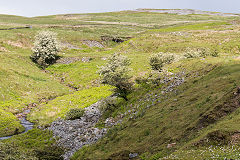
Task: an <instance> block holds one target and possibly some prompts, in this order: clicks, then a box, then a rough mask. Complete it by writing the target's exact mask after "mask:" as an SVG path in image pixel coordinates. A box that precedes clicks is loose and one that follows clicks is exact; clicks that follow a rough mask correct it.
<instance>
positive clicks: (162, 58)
mask: <svg viewBox="0 0 240 160" xmlns="http://www.w3.org/2000/svg"><path fill="white" fill-rule="evenodd" d="M174 59H175V57H174V55H171V54H163V53H157V54H154V55H152V56H151V57H150V60H149V64H150V66H151V67H152V70H157V71H161V70H162V67H163V66H164V65H165V64H170V63H172V62H173V61H174Z"/></svg>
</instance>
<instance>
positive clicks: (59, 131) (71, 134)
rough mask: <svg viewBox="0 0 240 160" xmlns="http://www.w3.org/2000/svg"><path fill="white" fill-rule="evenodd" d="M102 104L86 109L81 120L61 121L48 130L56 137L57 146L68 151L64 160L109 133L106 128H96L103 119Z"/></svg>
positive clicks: (98, 103)
mask: <svg viewBox="0 0 240 160" xmlns="http://www.w3.org/2000/svg"><path fill="white" fill-rule="evenodd" d="M100 104H101V101H99V102H97V103H95V104H93V105H91V106H89V107H87V108H85V113H84V115H83V116H82V117H81V118H80V119H76V120H63V119H59V120H57V121H55V122H53V123H52V124H51V126H50V127H49V128H48V129H49V130H51V131H52V132H53V135H54V137H57V139H58V140H57V144H58V145H59V146H61V147H64V148H65V149H66V150H67V152H65V154H64V155H63V158H64V160H69V159H70V157H71V156H72V155H73V154H74V152H76V151H77V150H79V149H80V148H81V147H83V146H84V145H88V144H93V143H95V142H97V140H98V139H100V138H102V137H103V136H104V135H105V134H106V133H107V129H106V128H102V129H99V128H96V127H95V125H96V123H97V122H98V120H99V118H100V117H101V111H100V109H99V106H100Z"/></svg>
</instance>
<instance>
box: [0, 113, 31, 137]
mask: <svg viewBox="0 0 240 160" xmlns="http://www.w3.org/2000/svg"><path fill="white" fill-rule="evenodd" d="M29 112H30V109H27V110H25V111H24V112H23V113H20V114H19V115H21V116H20V118H19V120H20V123H21V125H22V126H23V127H24V128H25V131H23V132H21V133H17V134H14V135H19V134H23V133H26V132H27V131H29V130H31V129H33V125H34V124H33V123H31V122H29V121H28V120H27V119H26V116H27V114H28V113H29ZM14 135H11V136H6V137H0V140H4V139H9V138H11V137H12V136H14Z"/></svg>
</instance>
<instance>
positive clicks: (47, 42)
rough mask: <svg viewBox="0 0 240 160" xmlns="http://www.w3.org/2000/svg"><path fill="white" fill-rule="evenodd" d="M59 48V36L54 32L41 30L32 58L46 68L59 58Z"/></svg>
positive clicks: (36, 39) (36, 38)
mask: <svg viewBox="0 0 240 160" xmlns="http://www.w3.org/2000/svg"><path fill="white" fill-rule="evenodd" d="M59 49H60V48H59V43H58V40H57V36H56V34H55V33H54V32H50V31H42V32H39V33H38V34H37V36H36V37H35V42H34V47H33V55H32V56H31V59H32V61H33V62H35V63H37V64H39V65H40V66H41V67H44V68H45V67H47V66H48V65H50V64H53V63H55V62H56V60H57V59H58V58H59V56H58V52H59Z"/></svg>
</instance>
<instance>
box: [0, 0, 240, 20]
mask: <svg viewBox="0 0 240 160" xmlns="http://www.w3.org/2000/svg"><path fill="white" fill-rule="evenodd" d="M137 8H159V9H163V8H181V9H184V8H188V9H199V10H205V11H220V12H230V13H240V0H0V14H12V15H21V16H28V17H33V16H41V15H53V14H63V13H92V12H109V11H120V10H130V9H137Z"/></svg>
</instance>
